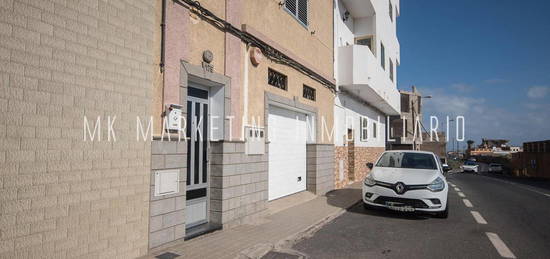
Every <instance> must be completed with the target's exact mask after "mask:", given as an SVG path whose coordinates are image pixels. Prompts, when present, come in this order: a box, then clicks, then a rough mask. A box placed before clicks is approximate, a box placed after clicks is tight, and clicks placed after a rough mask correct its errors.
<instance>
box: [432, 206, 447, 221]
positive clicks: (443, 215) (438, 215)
mask: <svg viewBox="0 0 550 259" xmlns="http://www.w3.org/2000/svg"><path fill="white" fill-rule="evenodd" d="M435 217H436V218H440V219H446V218H448V217H449V203H447V206H445V210H444V211H441V212H438V213H436V214H435Z"/></svg>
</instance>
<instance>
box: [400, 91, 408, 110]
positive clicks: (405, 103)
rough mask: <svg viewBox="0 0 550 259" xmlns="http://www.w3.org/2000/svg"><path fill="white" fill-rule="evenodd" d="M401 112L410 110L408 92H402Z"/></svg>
mask: <svg viewBox="0 0 550 259" xmlns="http://www.w3.org/2000/svg"><path fill="white" fill-rule="evenodd" d="M401 112H410V107H409V95H408V94H401Z"/></svg>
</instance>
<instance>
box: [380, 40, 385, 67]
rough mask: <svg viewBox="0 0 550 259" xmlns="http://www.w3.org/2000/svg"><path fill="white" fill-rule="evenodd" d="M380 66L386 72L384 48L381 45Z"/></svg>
mask: <svg viewBox="0 0 550 259" xmlns="http://www.w3.org/2000/svg"><path fill="white" fill-rule="evenodd" d="M380 65H381V66H382V68H383V69H384V70H386V48H385V47H384V44H382V43H380Z"/></svg>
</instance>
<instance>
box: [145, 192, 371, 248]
mask: <svg viewBox="0 0 550 259" xmlns="http://www.w3.org/2000/svg"><path fill="white" fill-rule="evenodd" d="M360 199H361V183H360V182H358V183H355V184H352V185H350V186H348V187H346V188H344V189H339V190H334V191H331V192H329V193H327V195H326V196H320V197H316V198H314V199H311V200H309V201H306V202H304V203H301V204H298V205H296V206H293V207H290V208H287V209H285V210H282V211H279V212H276V213H274V214H272V215H269V216H266V220H265V222H264V223H262V224H259V225H241V226H238V227H235V228H231V229H227V230H221V231H217V232H213V233H210V234H206V235H204V236H201V237H197V238H194V239H191V240H188V241H185V242H181V243H180V244H175V245H174V246H171V247H169V248H166V249H162V250H157V251H154V252H152V253H151V254H150V255H148V256H146V257H143V258H155V256H157V255H160V254H163V253H165V252H171V253H176V254H179V255H181V256H180V257H178V258H201V259H206V258H236V257H240V258H256V257H259V256H262V255H263V254H264V253H267V252H268V251H269V250H271V249H272V248H276V247H277V244H281V243H284V241H285V240H288V239H294V238H296V237H299V236H300V234H301V233H304V232H307V231H308V230H309V229H311V228H312V227H314V226H316V225H319V224H321V223H323V222H326V221H329V220H330V219H332V218H334V217H336V216H338V215H340V214H341V213H342V212H343V211H345V210H346V209H347V208H349V207H351V206H352V205H353V204H355V203H356V202H358V201H359V200H360Z"/></svg>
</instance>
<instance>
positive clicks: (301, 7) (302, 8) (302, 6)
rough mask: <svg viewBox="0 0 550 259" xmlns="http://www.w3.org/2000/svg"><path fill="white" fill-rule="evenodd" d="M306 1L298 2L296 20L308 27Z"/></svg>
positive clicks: (300, 0)
mask: <svg viewBox="0 0 550 259" xmlns="http://www.w3.org/2000/svg"><path fill="white" fill-rule="evenodd" d="M307 2H308V0H298V20H300V21H301V22H302V23H303V24H304V25H306V26H307V25H308V20H307V11H308V10H307V9H308V5H307V4H308V3H307Z"/></svg>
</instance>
